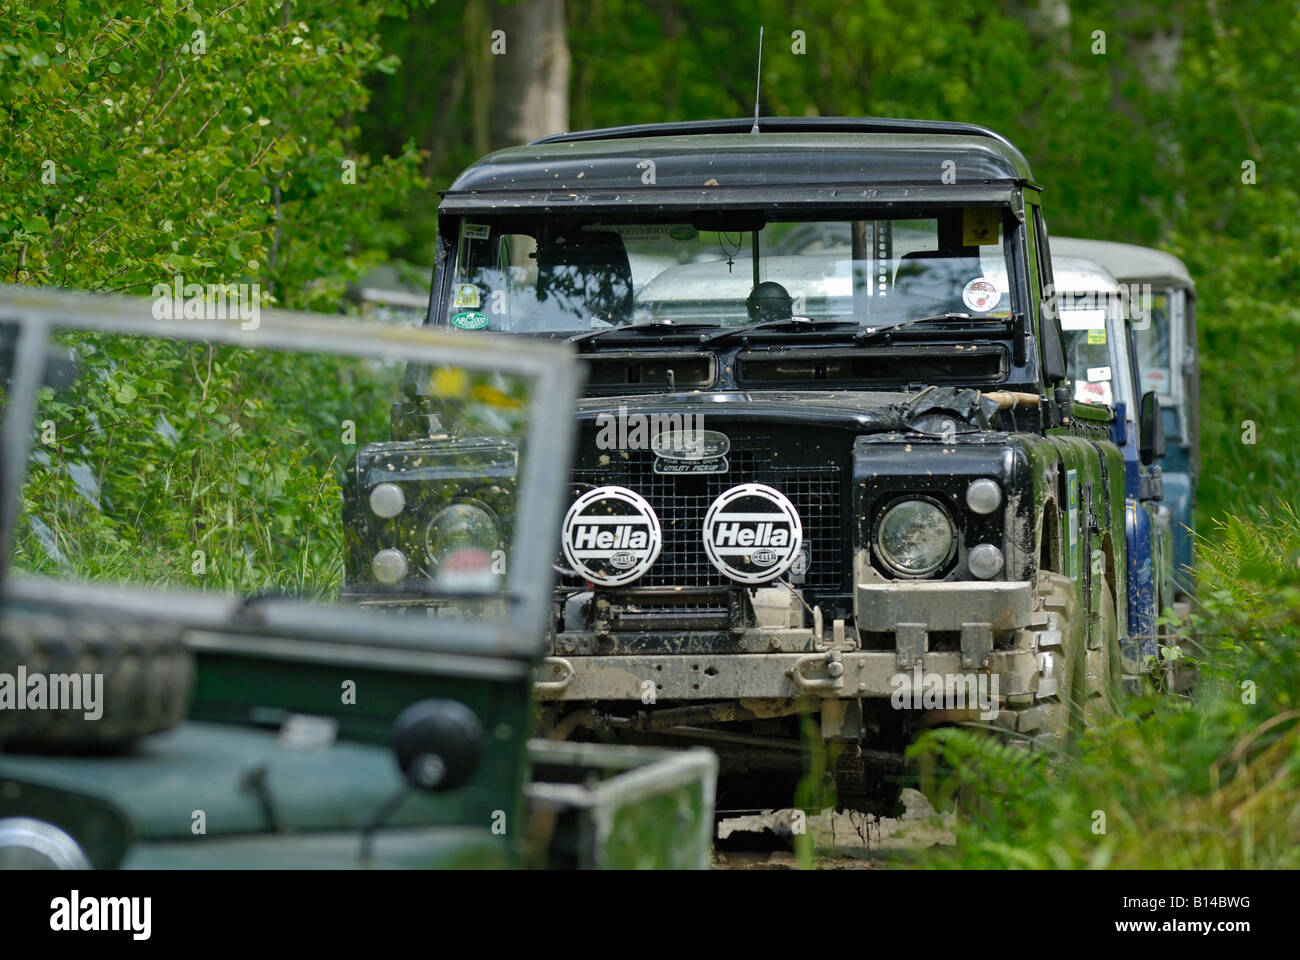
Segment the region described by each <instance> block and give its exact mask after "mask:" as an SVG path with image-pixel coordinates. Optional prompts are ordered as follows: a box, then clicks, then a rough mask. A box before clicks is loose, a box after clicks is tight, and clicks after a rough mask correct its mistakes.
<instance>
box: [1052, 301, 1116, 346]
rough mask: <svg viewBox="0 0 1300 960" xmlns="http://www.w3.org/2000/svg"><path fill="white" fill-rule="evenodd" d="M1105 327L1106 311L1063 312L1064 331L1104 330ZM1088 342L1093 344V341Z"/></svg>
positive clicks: (1062, 323) (1071, 310)
mask: <svg viewBox="0 0 1300 960" xmlns="http://www.w3.org/2000/svg"><path fill="white" fill-rule="evenodd" d="M1105 327H1106V311H1105V310H1075V309H1069V308H1067V309H1064V310H1062V311H1061V329H1062V330H1104V329H1105ZM1088 342H1089V343H1091V342H1092V341H1088Z"/></svg>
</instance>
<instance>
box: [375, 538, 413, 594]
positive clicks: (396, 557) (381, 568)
mask: <svg viewBox="0 0 1300 960" xmlns="http://www.w3.org/2000/svg"><path fill="white" fill-rule="evenodd" d="M408 569H409V567H408V564H407V562H406V554H404V553H402V551H401V550H396V549H394V548H393V547H389V548H388V549H386V550H380V551H379V552H378V553H376V554H375V556H374V559H372V560H371V561H370V572H371V573H373V574H374V575H375V579H376V580H378V581H379V582H380V583H387V584H390V585H391V584H394V583H398V582H400V581H401V580H404V579H405V578H406V573H407V570H408Z"/></svg>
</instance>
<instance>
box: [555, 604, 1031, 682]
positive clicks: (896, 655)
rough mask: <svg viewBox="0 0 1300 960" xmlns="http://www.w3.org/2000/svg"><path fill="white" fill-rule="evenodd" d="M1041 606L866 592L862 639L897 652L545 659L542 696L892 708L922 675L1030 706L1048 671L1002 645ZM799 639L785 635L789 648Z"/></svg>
mask: <svg viewBox="0 0 1300 960" xmlns="http://www.w3.org/2000/svg"><path fill="white" fill-rule="evenodd" d="M1033 602H1034V592H1033V585H1032V584H1030V583H1028V582H1014V583H983V582H978V583H974V582H954V583H931V582H923V581H916V582H906V583H899V582H889V583H869V584H859V585H858V587H857V591H856V604H855V606H856V609H857V628H858V630H859V631H860V634H859V636H864V635H866V634H872V635H874V636H875V637H876V638H877V639H879V638H880V637H881V636H882V635H888V634H892V635H893V649H868V650H863V649H858V647H859V645H860V644H859V642H858V641H855V640H854V639H853V638H852V636H850V637H849V638H848V639H847V640H845V641H843V642H835V641H834V640H833V639H832V641H831V642H829V643H823V642H821V641H823V640H825V639H828V638H826V637H816V636H814V633H813V631H805V632H804V635H805V638H806V639H805V640H804V642H803V643H802V644H801V647H802V649H801V650H790V649H788V647H787V648H786V649H782V650H774V651H773V652H735V653H722V652H719V653H700V652H689V653H676V654H674V653H661V652H655V651H654V650H653V648H651V647H648V646H647V645H645V644H641V645H639V649H638V652H636V653H631V652H626V651H618V650H615V652H612V653H608V654H599V653H593V654H590V655H581V656H576V655H566V656H563V657H547V658H546V659H545V660H544V662H543V664H542V666H541V668H540V670H539V674H538V679H537V682H536V684H535V689H536V692H537V694H538V696H539V697H541V698H542V699H544V700H561V701H577V700H583V701H593V700H594V701H601V700H630V701H639V702H642V703H652V702H656V701H658V700H727V699H786V698H792V697H807V696H815V697H823V698H844V699H850V698H852V699H856V698H862V697H882V698H887V697H890V696H891V695H892V694H894V693H895V692H896V691H897V690H899V689H900V684H906V683H910V682H912V681H911V679H910V678H911V677H912V676H913V673H914V672H915V671H916V670H917V668H919V669H920V670H921V671H922V672H924V673H927V674H934V673H938V674H946V675H949V676H955V675H958V674H967V673H971V672H987V673H996V674H998V676H999V691H1000V696H1001V697H1002V698H1006V699H1008V700H1009V702H1013V703H1014V702H1017V701H1019V702H1022V703H1026V704H1027V703H1032V701H1033V699H1034V695H1035V693H1036V692H1037V691H1038V680H1039V673H1040V668H1041V666H1042V663H1041V661H1040V659H1039V657H1038V654H1037V652H1036V650H1035V649H1034V646H1033V644H1032V642H1030V640H1029V639H1028V637H1026V636H1025V635H1020V638H1019V639H1018V640H1016V641H1014V642H1013V643H1011V644H1010V645H1009V646H1008V644H1007V643H1005V642H1004V643H1001V644H999V646H1001V647H1003V648H1004V649H994V643H995V637H1006V636H1007V635H1008V634H1013V633H1014V632H1015V631H1019V630H1022V629H1023V628H1026V627H1029V626H1030V622H1031V620H1032V618H1033ZM940 632H941V633H946V634H948V635H949V636H952V635H954V634H956V635H959V636H960V643H959V645H957V649H948V650H931V649H930V638H931V634H934V633H940ZM753 633H754V634H755V636H754V637H753V638H751V639H752V642H751V643H743V644H740V645H739V648H740V649H741V650H742V651H743V650H746V648H747V649H748V650H749V651H761V650H763V649H765V645H766V648H767V649H770V648H771V647H772V646H773V644H772V642H771V641H772V635H771V634H770V633H765V632H764V631H763V630H762V629H761V628H754V630H753ZM793 633H794V632H793V631H783V632H782V634H781V636H782V639H783V640H788V638H789V637H790V636H791V635H792V634H793ZM566 636H567V635H566ZM885 639H886V642H887V637H886V638H885ZM782 645H783V646H784V644H782ZM878 645H879V644H878V643H876V644H873V646H878ZM566 646H567V647H569V648H573V646H574V644H572V643H569V644H566ZM900 676H904V677H906V678H909V679H904V680H899V679H898V678H899V677H900Z"/></svg>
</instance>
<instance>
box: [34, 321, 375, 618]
mask: <svg viewBox="0 0 1300 960" xmlns="http://www.w3.org/2000/svg"><path fill="white" fill-rule="evenodd" d="M61 342H62V345H63V346H65V347H71V348H74V349H75V350H76V352H77V354H78V355H79V357H80V362H81V364H82V365H83V368H84V373H83V375H82V376H81V377H80V378H78V381H77V382H76V383H75V384H73V385H72V386H71V387H70V388H68V389H66V390H63V391H60V392H57V393H56V392H55V391H53V390H51V389H50V388H48V387H47V388H43V389H42V391H41V393H42V396H41V402H40V406H39V409H38V412H37V416H36V422H37V424H38V427H37V431H36V432H37V434H38V435H40V434H46V435H47V437H48V439H49V442H43V443H39V444H37V447H36V450H35V452H34V454H33V457H32V463H31V465H30V469H29V472H28V479H27V483H26V485H25V486H24V488H23V492H22V498H23V504H22V506H23V511H24V517H23V518H22V519H21V520H20V523H19V529H18V536H17V543H16V549H15V564H16V566H17V567H18V568H19V569H24V570H29V571H33V572H38V573H42V574H47V575H51V576H58V577H68V576H70V577H74V578H78V579H88V580H105V581H110V582H132V583H139V584H151V585H172V586H177V585H183V586H195V587H203V588H206V589H212V590H221V591H226V592H239V593H243V594H250V593H256V592H259V591H266V590H271V591H285V592H293V593H297V594H303V595H310V596H315V597H319V598H326V597H330V596H335V595H337V591H338V587H339V584H340V582H341V580H342V551H343V547H342V543H343V536H342V530H341V529H340V526H339V522H338V521H339V502H340V496H341V493H340V479H341V476H342V470H343V469H344V467H345V465H346V462H347V460H348V458H349V457H350V455H351V453H352V452H353V451H354V450H355V449H356V448H355V446H351V445H347V444H345V443H344V442H343V437H342V435H341V430H340V426H341V424H343V423H344V422H345V421H347V420H352V421H353V422H354V424H355V437H356V439H357V442H359V443H365V442H367V441H370V440H376V439H382V438H386V436H387V416H386V415H387V412H388V410H387V403H388V401H389V400H391V399H392V396H393V394H392V388H393V385H394V384H393V371H392V370H391V369H388V368H374V367H371V366H369V365H366V364H363V363H359V362H355V361H351V360H340V359H339V358H336V357H331V356H327V355H323V354H291V353H279V352H273V351H266V350H251V349H243V348H236V347H215V348H214V347H211V346H209V345H206V344H201V343H188V342H184V341H173V340H161V339H158V340H142V339H140V338H135V337H132V338H127V337H107V336H100V335H88V334H78V335H73V336H65V337H63V338H61ZM51 434H52V435H51ZM196 551H197V552H201V560H200V558H199V556H198V554H196Z"/></svg>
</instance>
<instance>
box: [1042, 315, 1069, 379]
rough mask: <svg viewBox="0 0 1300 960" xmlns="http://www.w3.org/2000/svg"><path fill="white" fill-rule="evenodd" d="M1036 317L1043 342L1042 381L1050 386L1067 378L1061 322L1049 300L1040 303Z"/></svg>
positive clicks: (1067, 371)
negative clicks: (1037, 317)
mask: <svg viewBox="0 0 1300 960" xmlns="http://www.w3.org/2000/svg"><path fill="white" fill-rule="evenodd" d="M1038 316H1039V332H1040V333H1041V334H1042V341H1043V343H1042V348H1043V379H1044V380H1046V381H1047V383H1048V385H1049V386H1051V385H1053V384H1057V383H1060V382H1061V381H1063V380H1064V379H1065V378H1066V377H1068V376H1069V370H1068V369H1067V368H1066V365H1065V338H1064V337H1063V336H1062V334H1061V322H1060V320H1058V319H1057V317H1056V310H1055V308H1054V305H1053V302H1052V301H1051V300H1044V301H1043V302H1042V306H1041V307H1040V308H1039V313H1038Z"/></svg>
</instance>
